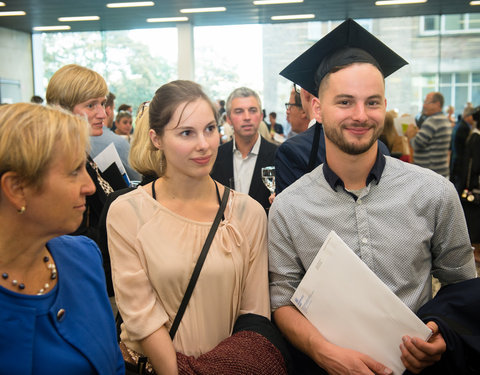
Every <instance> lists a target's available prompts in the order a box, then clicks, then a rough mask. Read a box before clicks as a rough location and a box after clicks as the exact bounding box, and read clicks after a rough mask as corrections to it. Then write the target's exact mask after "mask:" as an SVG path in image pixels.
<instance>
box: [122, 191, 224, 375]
mask: <svg viewBox="0 0 480 375" xmlns="http://www.w3.org/2000/svg"><path fill="white" fill-rule="evenodd" d="M215 188H216V189H217V195H218V196H219V197H220V194H219V192H218V186H217V184H216V183H215ZM152 193H153V194H152V195H153V196H154V197H155V190H154V183H152ZM229 194H230V189H229V188H228V187H226V186H225V191H224V192H223V197H222V201H221V203H220V207H219V208H218V211H217V216H215V220H214V221H213V224H212V226H211V228H210V232H208V235H207V239H206V240H205V243H204V245H203V248H202V252H201V253H200V255H199V257H198V260H197V264H195V268H194V269H193V272H192V276H191V278H190V281H189V282H188V286H187V290H186V291H185V295H184V296H183V299H182V302H181V303H180V307H179V308H178V311H177V315H175V319H174V320H173V324H172V326H171V327H170V337H171V339H172V340H173V338H174V337H175V334H176V333H177V329H178V326H179V325H180V321H181V320H182V318H183V314H184V313H185V310H186V309H187V305H188V302H189V301H190V297H191V296H192V293H193V289H194V288H195V284H196V283H197V280H198V277H199V276H200V271H201V270H202V267H203V263H205V259H206V257H207V254H208V250H210V245H211V244H212V241H213V238H214V237H215V233H216V232H217V228H218V225H219V224H220V220H221V219H222V217H223V213H224V211H225V207H226V206H227V202H228V196H229ZM147 361H148V358H147V357H140V358H139V359H138V364H137V366H136V369H135V370H134V371H135V372H136V373H138V374H145V367H146V365H147ZM125 365H126V366H127V367H130V366H129V365H130V364H129V363H128V362H125Z"/></svg>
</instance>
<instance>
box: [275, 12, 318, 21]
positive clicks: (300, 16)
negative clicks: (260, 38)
mask: <svg viewBox="0 0 480 375" xmlns="http://www.w3.org/2000/svg"><path fill="white" fill-rule="evenodd" d="M312 18H315V14H292V15H289V16H273V17H271V20H272V21H287V20H308V19H312Z"/></svg>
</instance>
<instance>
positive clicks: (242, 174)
mask: <svg viewBox="0 0 480 375" xmlns="http://www.w3.org/2000/svg"><path fill="white" fill-rule="evenodd" d="M260 142H261V136H260V134H259V135H258V138H257V141H256V142H255V144H254V145H253V147H252V149H251V150H250V152H249V153H248V154H247V156H246V157H245V158H243V156H242V153H241V152H240V151H239V150H238V149H237V145H236V142H235V137H234V138H233V180H234V181H231V182H230V187H233V188H234V189H235V190H236V191H239V192H241V193H245V194H248V192H249V190H250V183H251V182H252V176H253V170H254V169H255V163H256V162H257V156H258V152H259V151H260ZM232 182H233V183H232Z"/></svg>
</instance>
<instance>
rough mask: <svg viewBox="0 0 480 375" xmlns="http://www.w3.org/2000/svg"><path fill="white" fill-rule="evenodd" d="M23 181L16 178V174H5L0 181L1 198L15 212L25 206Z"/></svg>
mask: <svg viewBox="0 0 480 375" xmlns="http://www.w3.org/2000/svg"><path fill="white" fill-rule="evenodd" d="M24 186H25V183H24V181H23V180H22V179H21V178H20V177H19V176H18V173H17V172H11V171H9V172H5V173H4V174H3V175H2V177H1V179H0V188H1V190H2V196H3V197H5V198H6V199H7V200H8V201H9V202H10V203H11V205H12V206H14V207H15V209H16V210H20V209H21V208H22V207H25V205H26V199H25V192H24Z"/></svg>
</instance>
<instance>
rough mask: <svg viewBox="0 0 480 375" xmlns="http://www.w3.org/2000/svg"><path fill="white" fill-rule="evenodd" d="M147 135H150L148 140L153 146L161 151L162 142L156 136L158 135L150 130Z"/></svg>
mask: <svg viewBox="0 0 480 375" xmlns="http://www.w3.org/2000/svg"><path fill="white" fill-rule="evenodd" d="M148 134H149V135H150V139H151V141H152V143H153V145H154V146H155V147H156V148H158V149H159V150H163V142H162V139H161V138H160V137H159V136H158V134H157V133H156V132H155V130H153V129H150V131H149V132H148Z"/></svg>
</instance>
